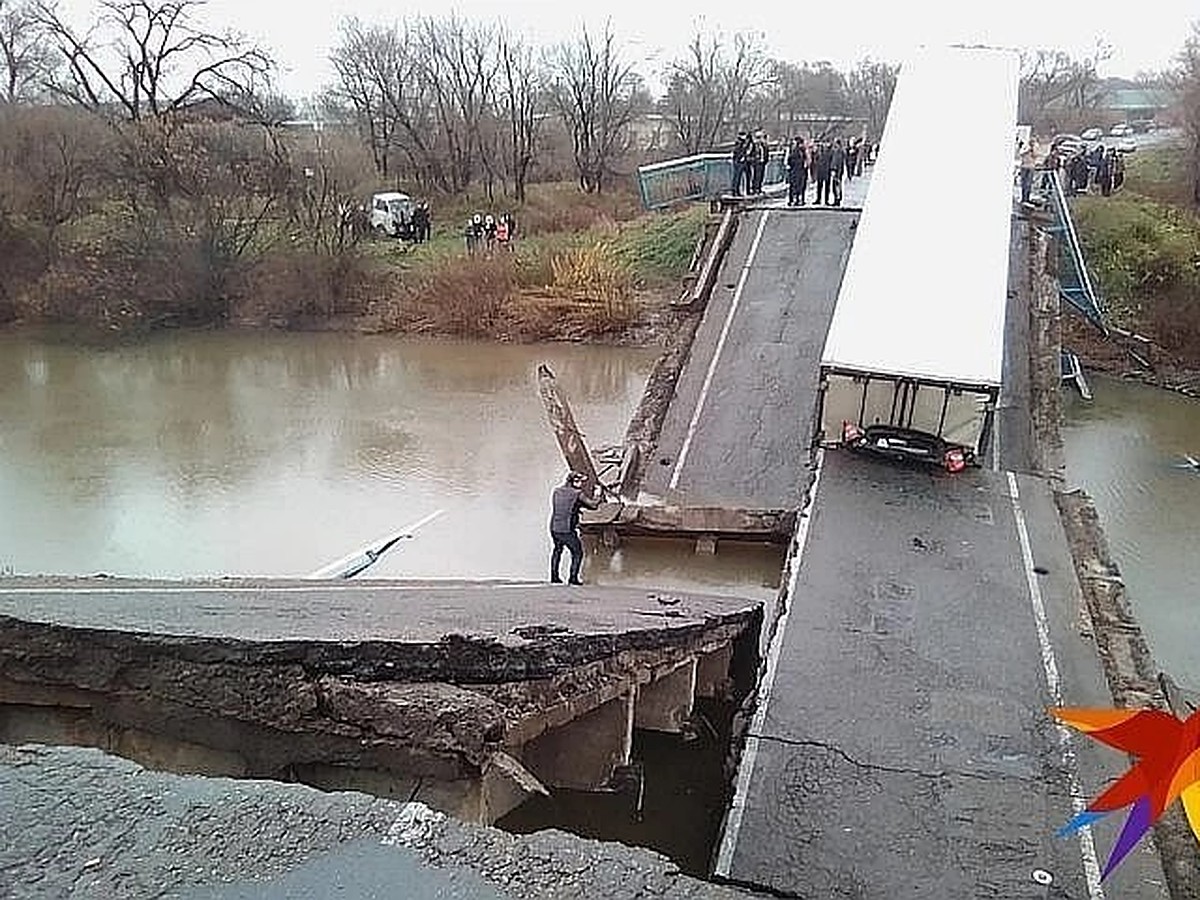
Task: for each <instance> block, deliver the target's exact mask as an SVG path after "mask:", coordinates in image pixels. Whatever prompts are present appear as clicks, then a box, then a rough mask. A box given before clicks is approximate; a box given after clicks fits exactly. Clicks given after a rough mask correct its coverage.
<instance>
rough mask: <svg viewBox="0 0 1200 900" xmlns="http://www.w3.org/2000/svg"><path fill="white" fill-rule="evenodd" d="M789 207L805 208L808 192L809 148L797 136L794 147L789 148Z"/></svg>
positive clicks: (787, 163) (793, 141) (793, 142)
mask: <svg viewBox="0 0 1200 900" xmlns="http://www.w3.org/2000/svg"><path fill="white" fill-rule="evenodd" d="M785 165H786V166H787V179H788V206H803V205H804V192H805V191H806V190H808V148H807V147H805V146H804V138H802V137H800V136H799V135H797V136H796V137H794V138H792V146H791V147H789V148H788V154H787V161H786V163H785Z"/></svg>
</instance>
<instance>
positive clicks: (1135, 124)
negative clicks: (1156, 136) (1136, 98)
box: [1129, 119, 1158, 134]
mask: <svg viewBox="0 0 1200 900" xmlns="http://www.w3.org/2000/svg"><path fill="white" fill-rule="evenodd" d="M1129 127H1130V128H1132V129H1133V133H1134V134H1147V133H1149V132H1151V131H1153V130H1154V129H1155V128H1157V127H1158V126H1157V125H1156V124H1155V122H1154V120H1153V119H1134V120H1133V121H1132V122H1130V123H1129Z"/></svg>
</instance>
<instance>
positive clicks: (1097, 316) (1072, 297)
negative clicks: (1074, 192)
mask: <svg viewBox="0 0 1200 900" xmlns="http://www.w3.org/2000/svg"><path fill="white" fill-rule="evenodd" d="M1047 174H1048V175H1049V176H1050V177H1049V178H1048V179H1047V180H1048V181H1049V182H1050V203H1051V205H1052V206H1053V207H1054V216H1055V221H1056V225H1055V227H1054V228H1053V231H1054V232H1055V235H1056V237H1057V238H1058V246H1059V265H1058V290H1059V295H1060V296H1061V297H1062V299H1063V300H1065V301H1067V303H1069V304H1071V305H1072V306H1073V307H1075V308H1076V309H1077V310H1079V312H1081V313H1083V315H1084V317H1085V318H1087V320H1088V321H1089V322H1091V323H1092V324H1093V325H1095V326H1096V327H1097V328H1099V329H1100V330H1101V331H1103V332H1104V333H1105V334H1106V335H1107V334H1108V327H1107V326H1106V325H1105V324H1104V314H1103V311H1102V309H1101V300H1100V295H1099V293H1098V292H1097V290H1096V287H1095V285H1094V284H1093V283H1092V277H1091V274H1090V273H1089V272H1088V267H1087V260H1086V259H1085V258H1084V255H1083V247H1082V246H1081V245H1080V243H1079V235H1078V233H1077V232H1076V231H1075V222H1074V220H1073V219H1072V218H1071V209H1070V207H1069V206H1068V205H1067V197H1066V194H1065V193H1064V192H1063V189H1062V180H1061V179H1060V178H1059V175H1058V173H1057V172H1050V173H1047ZM1043 190H1044V188H1043Z"/></svg>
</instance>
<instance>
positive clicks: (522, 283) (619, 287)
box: [0, 184, 710, 346]
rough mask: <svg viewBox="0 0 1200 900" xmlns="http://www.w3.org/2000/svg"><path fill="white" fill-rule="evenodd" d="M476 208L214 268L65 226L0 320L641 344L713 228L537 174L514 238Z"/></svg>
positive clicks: (0, 285)
mask: <svg viewBox="0 0 1200 900" xmlns="http://www.w3.org/2000/svg"><path fill="white" fill-rule="evenodd" d="M474 208H475V207H474V205H473V203H472V201H471V200H470V198H465V197H464V198H451V199H448V200H447V201H445V206H444V208H443V207H439V208H438V210H437V211H438V213H439V214H441V215H442V216H443V218H442V219H441V222H440V223H439V224H438V226H437V227H435V229H434V232H433V235H432V238H431V240H429V241H428V242H425V243H421V244H411V243H407V242H403V241H399V240H396V239H391V238H386V237H379V236H362V237H355V238H354V239H352V240H348V241H347V242H346V243H345V244H344V245H340V246H338V247H337V248H335V249H330V248H327V247H317V246H315V245H313V246H307V245H306V244H305V242H304V241H303V240H302V239H300V238H298V237H296V236H292V237H291V238H290V239H288V238H287V237H286V235H285V236H283V237H278V236H277V238H278V239H272V241H271V242H269V243H268V244H266V245H264V246H262V247H259V248H256V249H254V250H253V251H251V250H250V249H247V250H246V251H245V253H244V255H243V256H242V257H241V258H240V259H238V260H237V261H236V262H230V263H229V267H228V268H229V271H227V272H225V273H224V274H223V275H222V278H221V279H220V280H219V281H214V280H213V279H212V278H209V277H208V276H205V275H204V272H202V271H199V270H197V271H191V269H192V268H195V267H194V266H193V265H192V264H193V263H196V260H194V259H190V258H186V257H184V256H179V255H174V256H173V255H172V254H170V253H167V254H165V255H164V254H151V255H133V256H131V255H129V254H127V253H125V252H124V249H125V248H123V247H121V246H119V245H114V244H112V243H111V242H110V241H109V240H108V239H107V238H105V237H104V236H103V235H104V233H105V232H106V229H105V228H103V227H91V228H89V229H87V230H86V231H85V232H81V233H78V234H74V233H72V234H66V235H64V236H62V237H61V238H60V240H61V243H62V245H63V246H62V251H61V252H59V253H57V254H55V255H54V256H53V258H50V259H47V260H44V261H42V263H41V264H40V268H39V266H35V265H33V258H32V256H30V260H31V263H30V266H27V267H25V268H26V269H28V270H29V271H28V272H26V273H25V274H24V275H23V276H22V277H21V278H17V277H16V276H15V275H14V276H12V277H9V278H5V277H4V273H2V272H0V323H3V325H2V327H3V328H5V329H6V330H15V329H30V328H52V329H55V330H56V331H57V332H58V333H59V334H60V335H72V334H73V335H75V337H76V339H78V340H80V341H81V342H84V343H92V342H96V341H108V340H113V339H116V340H124V339H129V338H134V339H137V338H139V337H143V336H145V335H148V334H151V333H154V332H158V331H164V330H169V329H179V328H185V329H186V328H191V329H195V328H200V329H213V328H242V329H245V328H250V329H281V330H295V331H342V332H356V333H371V334H378V333H391V334H398V335H409V336H429V337H448V338H471V339H491V340H498V341H509V342H536V341H577V342H580V341H582V342H594V343H604V344H613V345H625V346H641V345H646V344H655V343H660V342H661V341H662V340H663V339H665V337H666V336H667V335H669V334H671V333H673V332H674V331H676V330H677V328H678V325H679V321H678V315H677V313H678V310H677V308H676V307H675V306H674V304H673V301H675V300H676V299H677V298H678V296H679V290H680V280H681V279H682V278H684V277H685V276H686V274H687V272H688V270H689V267H691V266H694V265H695V262H696V260H697V257H698V253H699V245H700V243H701V242H702V241H703V240H704V238H705V235H706V232H707V231H708V230H710V226H709V218H710V217H709V214H708V212H707V210H706V209H705V208H703V207H701V206H686V207H682V208H680V209H676V210H671V211H666V212H649V213H648V212H645V211H643V210H641V209H640V207H638V206H637V204H636V200H635V199H634V198H633V197H632V196H631V195H629V194H628V193H627V192H616V193H614V194H612V195H606V196H604V197H596V196H585V195H580V194H579V192H578V191H577V190H573V189H570V186H565V185H561V184H547V185H536V186H531V188H530V196H529V199H528V202H527V203H526V205H524V206H522V207H520V208H519V209H518V210H517V211H516V216H517V220H518V221H519V222H520V223H521V224H520V232H519V235H520V236H519V238H517V239H516V240H514V241H513V242H512V243H509V244H506V245H504V246H499V245H497V246H495V247H492V248H487V249H485V248H483V247H480V248H478V249H476V250H474V252H469V251H468V248H467V246H466V243H465V241H464V239H463V236H462V233H461V228H460V222H461V221H467V220H469V219H470V218H471V215H473V214H472V213H470V212H469V210H471V209H474ZM94 224H95V223H93V225H94ZM203 268H204V267H203V266H201V269H203ZM35 270H36V271H35ZM22 271H24V270H22ZM205 271H207V270H205ZM210 274H211V273H210ZM192 276H195V277H192Z"/></svg>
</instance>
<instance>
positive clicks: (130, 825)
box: [0, 745, 746, 900]
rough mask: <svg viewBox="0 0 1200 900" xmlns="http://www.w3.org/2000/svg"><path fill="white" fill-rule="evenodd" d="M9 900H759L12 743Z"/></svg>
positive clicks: (561, 851)
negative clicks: (742, 899) (740, 899)
mask: <svg viewBox="0 0 1200 900" xmlns="http://www.w3.org/2000/svg"><path fill="white" fill-rule="evenodd" d="M0 816H2V817H3V821H4V829H3V832H2V835H3V836H2V837H0V897H3V898H6V900H32V898H38V900H44V898H72V900H75V898H80V900H82V898H97V900H101V898H102V900H122V898H142V897H163V898H167V897H170V898H180V900H243V898H244V900H249V898H255V900H260V898H267V900H282V898H285V897H286V898H289V900H298V898H314V900H318V898H320V900H325V898H329V897H332V896H338V897H347V898H351V897H353V898H391V897H395V898H405V900H408V898H440V900H523V898H555V900H583V898H589V900H590V898H594V897H597V896H603V897H611V898H617V900H624V898H635V897H638V898H643V897H644V898H653V897H672V898H677V897H678V898H685V900H689V898H690V900H734V898H738V897H745V896H746V895H745V894H744V893H743V892H741V891H738V890H736V889H733V888H727V887H721V886H718V885H714V884H709V883H707V882H704V881H699V880H697V879H694V878H689V877H687V876H685V875H682V874H681V873H680V872H679V869H678V868H677V867H676V866H675V865H674V864H673V863H671V862H670V861H669V860H667V859H666V858H665V857H663V856H660V855H658V854H656V853H652V852H650V851H648V850H641V849H636V848H630V847H625V846H623V845H620V844H610V843H602V842H600V841H593V840H587V839H584V838H577V837H575V836H573V835H569V834H564V833H562V832H558V831H544V832H539V833H537V834H532V835H527V836H519V837H518V836H514V835H511V834H507V833H505V832H502V831H499V830H497V829H492V828H483V827H479V826H473V825H467V824H464V823H462V822H458V821H455V820H453V819H450V818H447V817H445V816H443V815H441V814H439V813H435V812H432V811H431V810H429V809H428V808H427V807H425V806H423V805H421V804H407V803H400V802H397V801H394V800H385V799H380V798H376V797H370V796H367V795H365V794H357V793H349V792H345V793H323V792H321V791H318V790H315V789H313V788H309V787H304V786H301V785H289V784H281V783H277V782H267V781H235V780H232V779H227V778H202V777H197V776H180V775H170V774H164V773H160V772H151V771H147V770H145V769H142V768H141V767H139V766H137V765H136V764H134V763H131V762H129V761H127V760H123V759H119V758H117V757H111V756H106V755H105V754H103V753H101V752H100V751H98V750H92V749H83V748H72V747H43V746H35V745H24V746H20V747H12V746H7V745H0Z"/></svg>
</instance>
